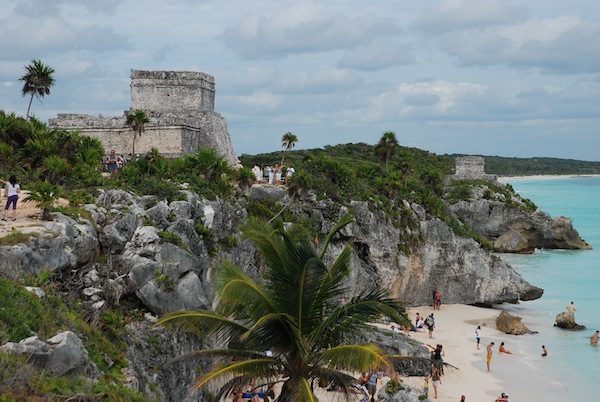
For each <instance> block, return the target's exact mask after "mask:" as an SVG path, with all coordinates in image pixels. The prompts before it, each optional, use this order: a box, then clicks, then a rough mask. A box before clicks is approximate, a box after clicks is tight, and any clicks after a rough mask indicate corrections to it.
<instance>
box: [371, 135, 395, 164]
mask: <svg viewBox="0 0 600 402" xmlns="http://www.w3.org/2000/svg"><path fill="white" fill-rule="evenodd" d="M397 148H398V140H397V139H396V133H394V132H393V131H386V132H385V133H383V135H382V136H381V139H380V140H379V142H378V143H377V145H376V146H375V152H376V153H377V156H379V159H380V160H381V161H382V162H385V170H386V171H387V170H388V167H389V163H390V160H392V157H393V156H394V154H395V153H396V149H397Z"/></svg>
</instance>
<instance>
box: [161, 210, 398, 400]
mask: <svg viewBox="0 0 600 402" xmlns="http://www.w3.org/2000/svg"><path fill="white" fill-rule="evenodd" d="M350 222H352V218H351V217H350V215H349V214H346V215H345V216H343V217H342V218H341V220H340V222H339V223H338V224H337V225H336V226H335V227H334V228H333V229H332V231H331V232H330V233H329V235H328V236H327V237H326V239H325V241H324V243H323V245H322V248H321V250H320V251H318V250H317V249H315V247H314V246H313V245H312V244H311V243H310V241H309V240H308V239H305V240H304V241H301V242H298V241H295V240H294V239H293V238H292V237H291V235H290V234H289V232H287V231H286V230H285V229H284V228H283V224H282V223H281V221H277V223H276V224H275V225H274V226H271V225H269V224H268V223H266V222H265V221H263V220H258V219H251V220H250V221H249V222H248V223H247V224H246V226H245V227H244V228H243V232H242V233H243V237H244V238H246V239H250V240H252V241H253V242H254V243H255V244H256V246H257V248H258V251H259V252H260V254H261V256H262V258H263V260H264V262H265V265H266V268H265V272H264V275H263V277H262V280H255V279H253V278H251V277H250V276H248V275H247V274H246V273H244V271H243V270H242V269H241V268H239V267H237V266H235V265H234V264H232V263H230V262H228V261H223V262H222V263H221V264H220V265H219V266H218V267H217V269H216V270H215V275H214V279H215V285H216V290H217V292H218V296H219V297H218V300H219V302H218V305H217V306H216V307H215V309H214V311H211V310H200V311H179V312H175V313H171V314H168V315H166V316H165V317H162V318H161V319H160V320H159V322H158V323H159V324H164V325H168V326H172V327H175V328H180V329H187V330H190V331H198V330H200V333H201V334H202V335H203V336H208V335H216V339H218V340H219V343H220V345H219V346H218V347H217V348H214V349H204V350H200V351H198V352H197V353H198V354H200V355H205V356H209V357H213V358H216V359H217V364H215V366H213V367H212V369H211V370H210V371H208V372H206V373H204V374H202V375H201V376H200V377H199V378H198V379H197V380H196V382H195V384H194V385H193V389H194V390H197V389H199V388H201V387H204V386H205V385H208V384H215V385H218V386H220V388H219V391H218V392H217V393H216V396H215V397H214V399H213V400H214V401H218V400H220V398H223V397H226V396H228V395H231V393H233V392H235V391H236V389H237V388H238V387H240V386H241V385H242V384H244V382H247V381H249V379H250V378H257V379H261V380H263V384H274V383H277V382H280V383H282V388H281V393H280V394H279V396H278V397H277V398H276V401H279V402H288V401H290V402H291V401H316V397H315V394H314V392H313V389H314V386H315V384H319V383H321V384H322V383H328V384H329V383H333V384H335V386H337V387H339V388H341V389H342V390H344V391H345V392H346V396H347V397H348V396H349V392H350V391H349V390H350V384H349V382H348V380H349V376H348V375H347V374H345V373H344V372H343V371H342V370H351V371H363V370H367V369H369V368H375V367H386V366H388V367H389V364H390V363H389V361H388V356H386V355H385V354H384V353H383V352H382V351H381V350H380V349H379V348H378V347H377V346H376V345H373V344H366V345H357V344H351V343H350V342H351V341H352V339H353V338H354V337H355V336H356V335H357V334H362V333H364V332H365V331H372V330H373V328H374V327H373V326H372V325H370V324H369V323H371V322H372V321H374V320H375V319H376V317H378V316H379V315H383V316H387V317H389V318H390V319H391V320H393V321H396V322H406V320H407V318H406V316H405V313H404V308H403V307H402V305H401V304H400V302H399V301H398V300H396V299H392V298H390V297H389V294H388V292H386V291H382V290H379V289H377V290H373V291H370V292H364V293H361V294H359V295H356V296H354V297H353V298H351V299H350V300H349V301H348V302H346V303H344V302H343V298H344V296H346V295H347V294H348V292H349V290H348V288H347V287H346V284H347V283H348V282H347V281H348V276H349V274H350V261H351V257H352V247H351V246H350V245H347V246H346V247H345V248H344V249H343V251H342V252H341V253H340V255H339V256H338V257H337V259H336V260H335V261H334V262H333V263H332V264H331V265H330V266H327V265H326V264H325V263H324V261H323V257H324V254H325V251H326V249H327V246H328V244H329V242H330V241H331V239H332V237H333V236H334V235H335V233H337V232H338V231H339V230H340V229H342V228H343V227H344V226H346V225H347V224H349V223H350Z"/></svg>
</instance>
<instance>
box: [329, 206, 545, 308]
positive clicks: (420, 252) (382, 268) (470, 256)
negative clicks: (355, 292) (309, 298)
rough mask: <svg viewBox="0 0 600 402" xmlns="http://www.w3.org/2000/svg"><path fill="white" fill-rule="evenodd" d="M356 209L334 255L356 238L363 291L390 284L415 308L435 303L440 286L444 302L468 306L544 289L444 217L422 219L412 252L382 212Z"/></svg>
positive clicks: (532, 295)
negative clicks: (401, 247) (433, 296)
mask: <svg viewBox="0 0 600 402" xmlns="http://www.w3.org/2000/svg"><path fill="white" fill-rule="evenodd" d="M352 209H353V211H354V213H355V215H356V223H354V224H352V225H350V226H348V227H347V230H345V232H344V233H345V234H346V235H347V236H348V237H347V238H343V239H340V240H341V241H340V242H339V243H337V242H335V243H334V244H333V247H332V250H334V251H332V254H336V253H339V251H340V250H341V247H343V245H345V244H346V243H347V242H348V241H352V242H353V244H354V248H355V253H354V257H353V266H354V269H353V272H352V278H351V282H352V283H355V284H356V288H357V289H360V288H361V287H367V285H366V284H372V283H379V284H387V287H388V288H390V289H391V290H392V292H393V294H394V295H395V296H396V297H399V298H400V299H401V300H403V301H404V303H405V304H406V305H409V306H418V305H428V304H430V303H431V291H432V290H433V289H434V288H437V289H438V290H439V291H440V292H441V293H442V295H443V297H442V303H462V304H490V305H491V304H496V303H505V302H508V303H515V302H517V301H519V300H533V299H537V298H539V297H541V295H542V293H543V290H542V289H540V288H537V287H535V286H532V285H530V284H529V283H528V282H527V281H525V280H524V279H523V278H522V277H521V276H520V275H519V274H517V273H516V272H515V271H514V270H513V269H512V268H511V267H509V266H508V265H507V264H506V263H504V262H503V261H502V260H501V259H500V258H498V257H495V256H492V255H490V254H489V253H488V252H486V251H485V250H483V249H482V248H481V247H480V246H479V245H478V244H477V243H476V242H475V241H474V240H472V239H466V238H462V237H458V236H456V235H454V233H453V232H452V230H451V229H450V228H449V227H448V226H447V225H446V224H445V223H444V222H442V221H440V220H438V219H432V220H427V219H425V220H420V221H419V225H420V230H421V233H422V234H423V236H424V241H423V243H422V245H421V246H419V247H418V248H417V249H416V250H414V251H413V252H412V253H411V254H410V255H406V254H404V253H402V252H400V251H399V249H398V244H399V242H400V241H401V239H400V235H401V234H400V231H399V230H398V228H396V227H395V226H394V225H393V223H391V222H388V221H387V220H386V217H385V216H384V215H383V214H382V213H380V212H377V211H375V212H373V211H371V210H370V209H369V206H368V205H367V204H366V203H358V202H355V203H352ZM412 209H413V212H414V214H415V216H417V217H422V216H423V214H422V213H421V214H418V213H417V212H419V207H418V206H413V207H412ZM421 212H422V211H421ZM336 247H338V249H337V250H336ZM336 255H337V254H336Z"/></svg>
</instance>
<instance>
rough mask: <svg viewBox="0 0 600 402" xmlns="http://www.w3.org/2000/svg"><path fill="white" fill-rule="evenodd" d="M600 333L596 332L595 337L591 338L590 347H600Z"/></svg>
mask: <svg viewBox="0 0 600 402" xmlns="http://www.w3.org/2000/svg"><path fill="white" fill-rule="evenodd" d="M599 333H600V331H596V333H595V334H594V335H592V337H591V338H590V345H592V346H598V334H599Z"/></svg>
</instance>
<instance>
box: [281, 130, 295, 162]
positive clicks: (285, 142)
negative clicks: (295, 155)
mask: <svg viewBox="0 0 600 402" xmlns="http://www.w3.org/2000/svg"><path fill="white" fill-rule="evenodd" d="M297 142H298V137H297V136H296V134H294V133H292V132H290V131H288V132H287V133H285V134H284V135H283V136H282V137H281V146H282V147H283V155H282V156H281V163H280V164H279V166H283V160H284V158H285V151H287V150H288V149H292V148H294V146H296V143H297Z"/></svg>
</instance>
